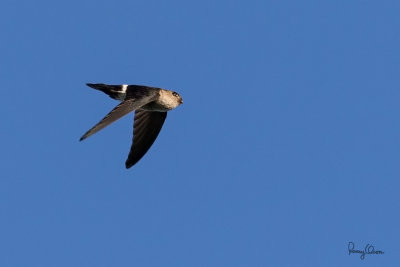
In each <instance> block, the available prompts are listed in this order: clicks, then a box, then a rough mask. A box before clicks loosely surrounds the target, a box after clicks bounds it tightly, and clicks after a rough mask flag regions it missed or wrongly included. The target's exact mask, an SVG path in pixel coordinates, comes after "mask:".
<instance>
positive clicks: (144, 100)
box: [80, 91, 157, 141]
mask: <svg viewBox="0 0 400 267" xmlns="http://www.w3.org/2000/svg"><path fill="white" fill-rule="evenodd" d="M139 93H140V92H139ZM131 97H132V98H130V99H128V100H125V101H122V102H121V103H120V104H119V105H118V106H116V107H115V108H114V109H113V110H111V111H110V113H108V114H107V115H106V116H105V117H104V118H103V119H102V120H101V121H100V122H99V123H97V124H96V125H95V126H93V128H92V129H90V130H89V131H87V132H86V133H85V134H84V135H83V136H82V137H81V139H80V141H82V140H84V139H86V138H87V137H89V136H91V135H92V134H95V133H97V132H98V131H100V130H101V129H103V128H104V127H106V126H108V125H109V124H110V123H112V122H114V121H116V120H118V119H120V118H122V117H123V116H125V115H126V114H128V113H129V112H131V111H133V110H135V109H138V108H140V107H141V106H144V105H146V104H148V103H149V102H151V101H153V100H154V99H156V97H157V94H156V92H155V91H152V92H151V93H149V92H147V93H146V95H145V94H144V93H142V94H141V95H140V94H138V96H137V97H134V96H131Z"/></svg>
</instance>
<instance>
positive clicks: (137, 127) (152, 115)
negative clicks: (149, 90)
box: [125, 110, 167, 169]
mask: <svg viewBox="0 0 400 267" xmlns="http://www.w3.org/2000/svg"><path fill="white" fill-rule="evenodd" d="M166 118H167V112H152V111H145V110H136V111H135V122H134V126H133V128H134V130H133V140H132V146H131V150H130V152H129V155H128V159H127V160H126V162H125V166H126V168H127V169H129V168H130V167H132V166H133V165H135V164H136V163H137V162H138V161H139V160H140V159H141V158H142V157H143V156H144V154H146V152H147V151H148V150H149V148H150V147H151V145H152V144H153V143H154V141H155V140H156V138H157V136H158V134H159V133H160V130H161V127H162V126H163V124H164V121H165V119H166Z"/></svg>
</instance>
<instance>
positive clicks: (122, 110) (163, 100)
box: [79, 83, 183, 169]
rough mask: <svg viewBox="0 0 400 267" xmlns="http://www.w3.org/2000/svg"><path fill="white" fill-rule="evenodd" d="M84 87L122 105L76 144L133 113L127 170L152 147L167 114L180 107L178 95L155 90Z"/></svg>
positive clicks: (129, 86) (180, 98) (145, 88)
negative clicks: (101, 93) (99, 92)
mask: <svg viewBox="0 0 400 267" xmlns="http://www.w3.org/2000/svg"><path fill="white" fill-rule="evenodd" d="M86 85H87V86H89V87H91V88H93V89H96V90H99V91H102V92H103V93H106V94H107V95H108V96H110V97H111V98H113V99H116V100H119V101H121V103H120V104H118V105H117V106H116V107H115V108H114V109H113V110H111V111H110V112H109V113H108V114H107V115H106V116H105V117H104V118H103V119H102V120H101V121H100V122H99V123H97V124H96V125H95V126H93V128H91V129H90V130H89V131H87V132H86V133H85V134H84V135H83V136H82V137H81V139H80V140H79V141H82V140H84V139H86V138H88V137H89V136H91V135H92V134H95V133H97V132H98V131H100V130H101V129H103V128H104V127H106V126H108V125H109V124H111V123H112V122H114V121H116V120H118V119H120V118H122V117H123V116H125V115H126V114H128V113H130V112H132V111H135V116H134V123H133V139H132V145H131V149H130V152H129V155H128V159H127V160H126V162H125V166H126V168H127V169H129V168H130V167H132V166H133V165H135V164H136V163H137V162H138V161H139V160H140V159H141V158H142V157H143V156H144V154H146V152H147V151H148V150H149V148H150V147H151V145H152V144H153V143H154V141H155V140H156V138H157V136H158V134H159V133H160V130H161V127H162V126H163V124H164V121H165V119H166V117H167V112H168V111H169V110H171V109H174V108H176V107H177V106H179V105H180V104H182V103H183V100H182V97H181V96H180V95H179V94H178V93H177V92H173V91H170V90H165V89H162V88H157V87H149V86H143V85H127V84H122V85H108V84H102V83H97V84H92V83H87V84H86Z"/></svg>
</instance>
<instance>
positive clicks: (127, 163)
mask: <svg viewBox="0 0 400 267" xmlns="http://www.w3.org/2000/svg"><path fill="white" fill-rule="evenodd" d="M132 166H133V164H132V163H130V162H125V168H126V169H130V168H131V167H132Z"/></svg>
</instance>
